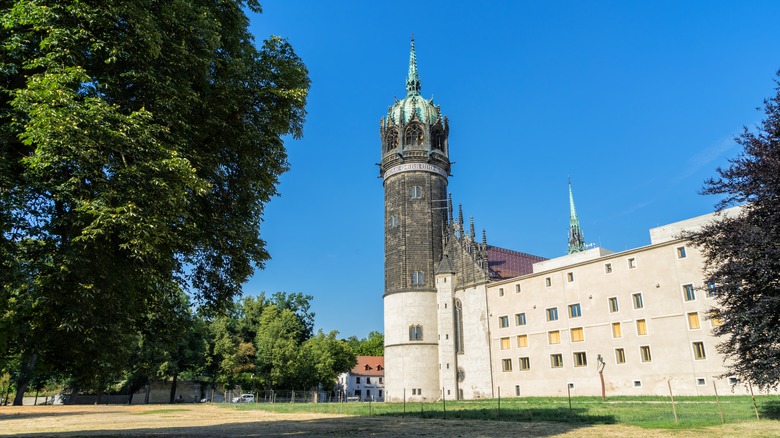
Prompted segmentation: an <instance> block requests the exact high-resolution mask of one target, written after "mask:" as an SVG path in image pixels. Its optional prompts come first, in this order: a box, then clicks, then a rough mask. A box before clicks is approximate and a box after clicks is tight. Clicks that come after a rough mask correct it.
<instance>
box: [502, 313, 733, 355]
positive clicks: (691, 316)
mask: <svg viewBox="0 0 780 438" xmlns="http://www.w3.org/2000/svg"><path fill="white" fill-rule="evenodd" d="M709 318H710V322H711V324H712V326H713V327H717V326H719V325H721V324H722V321H721V320H720V318H718V317H717V316H715V315H714V314H711V316H710V317H709ZM686 320H687V322H688V329H690V330H699V329H701V319H700V317H699V312H689V313H687V314H686ZM624 325H625V323H623V322H613V323H611V330H612V338H614V339H619V338H622V337H623V326H624ZM635 327H636V334H637V336H646V335H647V320H646V319H637V320H636V321H635ZM569 334H570V340H571V342H582V341H584V340H585V329H584V328H583V327H573V328H570V329H569ZM511 339H512V338H511V337H508V336H505V337H502V338H500V339H499V345H500V348H501V349H502V350H509V349H510V348H511V345H512V342H511ZM515 339H516V342H515V345H516V346H517V348H525V347H528V346H529V342H528V335H527V334H520V335H516V336H515ZM560 343H561V331H560V330H550V331H548V332H547V344H548V345H555V344H560Z"/></svg>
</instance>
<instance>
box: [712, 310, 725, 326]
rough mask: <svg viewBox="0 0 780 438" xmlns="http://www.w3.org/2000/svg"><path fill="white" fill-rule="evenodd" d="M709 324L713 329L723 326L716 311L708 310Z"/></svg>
mask: <svg viewBox="0 0 780 438" xmlns="http://www.w3.org/2000/svg"><path fill="white" fill-rule="evenodd" d="M710 323H711V324H712V326H713V327H718V326H721V325H723V320H722V319H720V317H718V311H717V310H710Z"/></svg>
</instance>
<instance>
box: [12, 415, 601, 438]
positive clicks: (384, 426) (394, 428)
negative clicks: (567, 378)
mask: <svg viewBox="0 0 780 438" xmlns="http://www.w3.org/2000/svg"><path fill="white" fill-rule="evenodd" d="M583 427H587V425H584V424H576V423H560V422H557V423H546V422H529V423H517V422H510V421H506V422H505V421H498V422H497V421H474V420H469V421H459V420H457V419H452V420H450V419H447V420H444V419H440V418H429V419H421V418H414V417H409V416H407V417H405V418H400V417H395V416H374V417H339V418H318V419H306V420H273V421H249V422H230V420H227V422H226V423H225V424H219V425H208V426H169V427H144V425H143V422H142V421H139V424H138V427H136V428H133V429H112V428H111V426H110V425H107V424H106V425H102V427H101V428H100V429H95V430H81V431H74V432H61V431H56V430H55V431H52V430H51V429H47V430H46V431H45V432H42V431H36V430H35V429H34V428H31V430H30V432H29V433H28V432H26V431H22V432H21V433H18V432H17V433H15V434H14V436H16V437H32V436H47V437H74V436H78V437H82V436H103V437H105V436H122V437H126V436H166V437H193V436H194V437H289V436H296V435H297V436H306V437H331V438H332V437H334V436H339V437H363V436H372V437H405V436H426V437H429V438H430V437H434V438H435V437H442V438H444V437H453V436H484V437H506V436H530V437H547V436H555V435H560V434H564V433H567V432H571V431H573V430H577V429H580V428H583ZM0 435H2V432H0Z"/></svg>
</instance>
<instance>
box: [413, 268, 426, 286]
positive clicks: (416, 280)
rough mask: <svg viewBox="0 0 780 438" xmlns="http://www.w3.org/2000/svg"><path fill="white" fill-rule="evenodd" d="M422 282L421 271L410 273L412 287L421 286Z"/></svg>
mask: <svg viewBox="0 0 780 438" xmlns="http://www.w3.org/2000/svg"><path fill="white" fill-rule="evenodd" d="M423 281H424V279H423V273H422V271H415V272H412V286H422V285H423Z"/></svg>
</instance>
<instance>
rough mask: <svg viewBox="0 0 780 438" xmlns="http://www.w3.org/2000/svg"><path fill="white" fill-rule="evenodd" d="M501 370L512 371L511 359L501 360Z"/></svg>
mask: <svg viewBox="0 0 780 438" xmlns="http://www.w3.org/2000/svg"><path fill="white" fill-rule="evenodd" d="M501 369H502V370H503V371H512V359H503V360H501Z"/></svg>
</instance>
